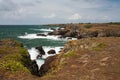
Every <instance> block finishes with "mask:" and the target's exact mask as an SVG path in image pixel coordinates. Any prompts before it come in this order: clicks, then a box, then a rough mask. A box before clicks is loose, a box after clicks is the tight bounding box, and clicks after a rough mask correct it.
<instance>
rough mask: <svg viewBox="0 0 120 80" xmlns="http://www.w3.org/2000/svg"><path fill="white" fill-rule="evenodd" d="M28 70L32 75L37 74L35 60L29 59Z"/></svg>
mask: <svg viewBox="0 0 120 80" xmlns="http://www.w3.org/2000/svg"><path fill="white" fill-rule="evenodd" d="M30 70H31V73H32V74H33V75H38V73H39V68H38V65H37V63H36V61H35V60H33V61H31V65H30Z"/></svg>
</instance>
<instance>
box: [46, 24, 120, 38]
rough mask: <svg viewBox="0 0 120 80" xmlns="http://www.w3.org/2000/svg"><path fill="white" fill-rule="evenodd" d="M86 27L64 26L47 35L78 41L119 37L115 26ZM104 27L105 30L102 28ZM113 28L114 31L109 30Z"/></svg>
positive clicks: (119, 31) (119, 30)
mask: <svg viewBox="0 0 120 80" xmlns="http://www.w3.org/2000/svg"><path fill="white" fill-rule="evenodd" d="M86 26H87V24H86V25H81V26H78V25H77V26H76V25H64V28H60V29H58V30H54V31H53V32H50V33H48V34H49V35H61V37H60V38H65V37H75V38H78V39H81V38H92V37H120V28H119V27H118V26H117V27H116V26H110V27H106V26H108V25H105V24H103V25H102V26H101V25H96V24H91V25H89V26H90V27H89V28H88V27H86ZM93 26H94V27H93ZM103 26H105V28H104V27H103ZM111 27H114V29H111Z"/></svg>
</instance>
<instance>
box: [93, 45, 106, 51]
mask: <svg viewBox="0 0 120 80" xmlns="http://www.w3.org/2000/svg"><path fill="white" fill-rule="evenodd" d="M105 46H106V45H105V44H104V43H99V44H98V45H97V46H96V47H93V50H95V51H100V50H102V49H103V48H105Z"/></svg>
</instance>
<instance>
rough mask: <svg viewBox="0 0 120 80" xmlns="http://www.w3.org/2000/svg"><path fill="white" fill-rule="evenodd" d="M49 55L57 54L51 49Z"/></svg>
mask: <svg viewBox="0 0 120 80" xmlns="http://www.w3.org/2000/svg"><path fill="white" fill-rule="evenodd" d="M47 53H48V54H56V52H55V50H53V49H51V50H49V51H48V52H47Z"/></svg>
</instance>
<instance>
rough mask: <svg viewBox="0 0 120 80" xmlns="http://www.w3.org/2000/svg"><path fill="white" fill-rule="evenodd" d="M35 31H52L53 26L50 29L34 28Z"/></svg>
mask: <svg viewBox="0 0 120 80" xmlns="http://www.w3.org/2000/svg"><path fill="white" fill-rule="evenodd" d="M32 30H34V31H45V32H52V31H53V30H52V29H51V28H49V29H32Z"/></svg>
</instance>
